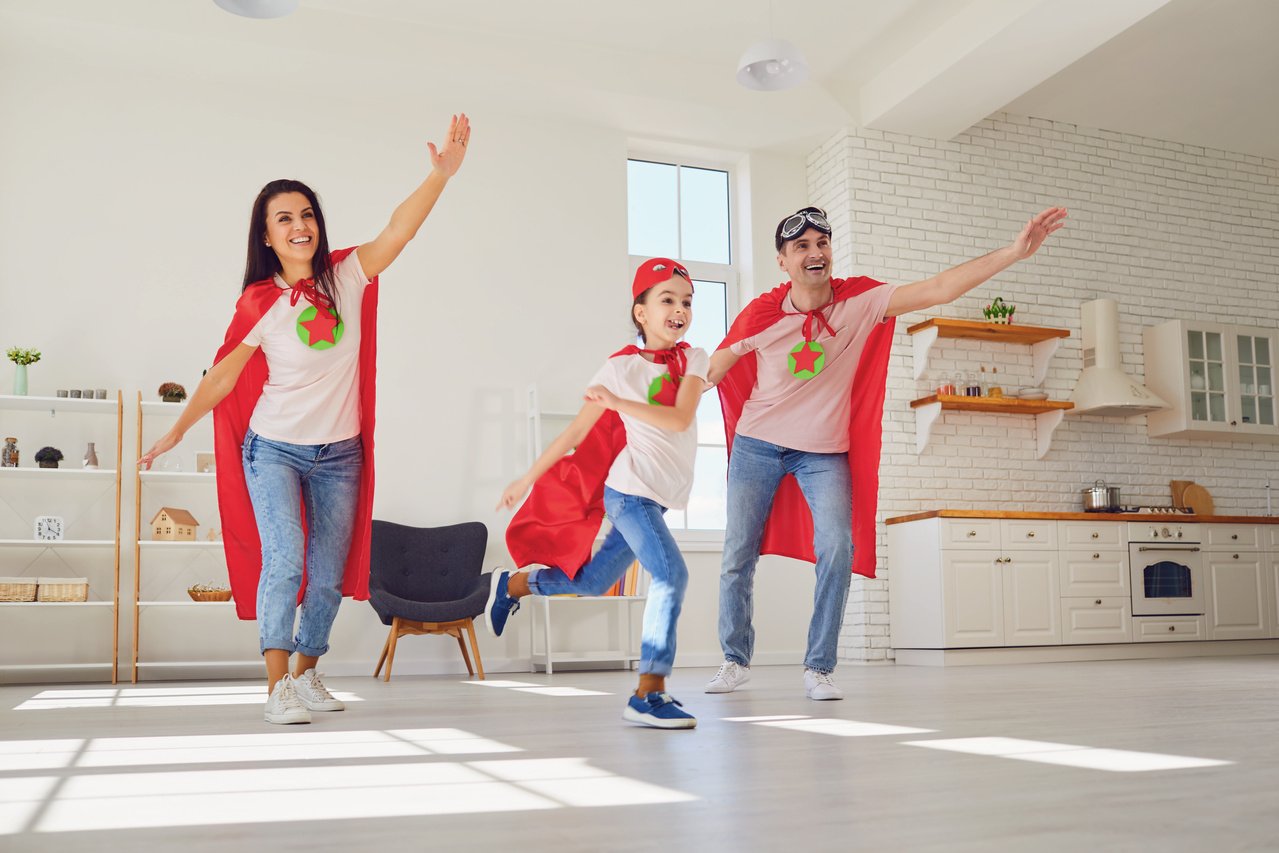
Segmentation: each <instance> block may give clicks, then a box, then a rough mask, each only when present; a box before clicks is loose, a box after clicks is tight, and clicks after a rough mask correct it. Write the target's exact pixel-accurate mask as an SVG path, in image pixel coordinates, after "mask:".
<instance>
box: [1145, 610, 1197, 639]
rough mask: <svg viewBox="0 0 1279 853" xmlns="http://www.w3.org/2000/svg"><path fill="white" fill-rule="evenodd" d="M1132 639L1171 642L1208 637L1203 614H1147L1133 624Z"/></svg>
mask: <svg viewBox="0 0 1279 853" xmlns="http://www.w3.org/2000/svg"><path fill="white" fill-rule="evenodd" d="M1132 639H1133V642H1136V643H1171V642H1180V641H1185V640H1206V639H1208V637H1207V631H1206V630H1205V628H1204V618H1203V617H1202V616H1157V617H1156V616H1147V617H1142V618H1141V619H1138V620H1137V621H1136V624H1135V625H1133V629H1132Z"/></svg>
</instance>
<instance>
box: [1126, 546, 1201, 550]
mask: <svg viewBox="0 0 1279 853" xmlns="http://www.w3.org/2000/svg"><path fill="white" fill-rule="evenodd" d="M1137 550H1138V551H1198V550H1199V546H1198V545H1181V546H1178V545H1149V546H1147V545H1142V546H1140V547H1138V548H1137Z"/></svg>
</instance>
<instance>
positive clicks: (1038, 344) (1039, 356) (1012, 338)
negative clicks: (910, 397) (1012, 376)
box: [906, 317, 1070, 386]
mask: <svg viewBox="0 0 1279 853" xmlns="http://www.w3.org/2000/svg"><path fill="white" fill-rule="evenodd" d="M906 333H907V334H909V335H911V336H912V339H911V344H912V345H913V346H914V348H915V352H914V356H915V378H916V379H918V378H920V377H921V376H923V375H924V371H925V370H926V369H927V368H928V354H929V352H930V351H931V350H932V348H933V344H935V343H937V340H938V339H939V338H968V339H970V340H978V341H995V342H996V343H1003V344H1027V345H1029V346H1030V361H1031V364H1032V365H1033V366H1034V374H1035V382H1034V384H1035V385H1037V386H1038V385H1042V384H1043V382H1044V379H1045V378H1046V377H1047V375H1048V362H1049V361H1051V360H1052V357H1053V355H1055V354H1056V352H1057V348H1058V347H1059V346H1061V339H1062V338H1068V337H1070V330H1069V329H1050V328H1048V327H1046V326H1018V325H1015V324H1005V323H982V322H979V321H977V320H950V319H947V318H945V317H934V318H932V319H931V320H925V321H924V322H922V323H916V324H915V325H913V326H911V327H910V328H908V329H907V330H906Z"/></svg>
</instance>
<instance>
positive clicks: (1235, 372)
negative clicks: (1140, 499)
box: [1143, 320, 1279, 441]
mask: <svg viewBox="0 0 1279 853" xmlns="http://www.w3.org/2000/svg"><path fill="white" fill-rule="evenodd" d="M1143 339H1144V344H1145V347H1144V348H1145V360H1146V384H1147V385H1148V386H1150V390H1152V391H1154V392H1155V393H1156V394H1158V395H1159V396H1160V397H1163V398H1164V399H1165V400H1167V401H1168V403H1169V404H1170V408H1168V409H1165V410H1163V411H1159V412H1153V413H1151V414H1150V415H1149V416H1148V417H1147V419H1146V423H1147V429H1148V431H1149V433H1150V435H1151V436H1155V437H1174V436H1175V437H1181V438H1218V439H1221V438H1232V439H1249V438H1252V439H1257V440H1267V441H1274V440H1279V407H1277V406H1276V399H1277V398H1276V393H1275V392H1276V387H1275V379H1276V376H1275V359H1276V354H1277V352H1279V334H1276V331H1275V330H1274V329H1264V328H1254V327H1251V326H1231V325H1225V324H1221V323H1206V322H1199V321H1192V320H1169V321H1168V322H1166V323H1161V324H1159V325H1157V326H1150V327H1148V328H1146V330H1145V332H1144V333H1143Z"/></svg>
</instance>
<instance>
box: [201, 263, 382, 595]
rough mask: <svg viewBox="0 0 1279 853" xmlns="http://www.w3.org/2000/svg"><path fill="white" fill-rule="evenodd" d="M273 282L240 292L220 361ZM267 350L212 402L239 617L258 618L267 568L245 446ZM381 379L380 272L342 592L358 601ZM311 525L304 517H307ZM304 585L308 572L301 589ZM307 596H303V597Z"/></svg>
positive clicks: (365, 581) (368, 315)
mask: <svg viewBox="0 0 1279 853" xmlns="http://www.w3.org/2000/svg"><path fill="white" fill-rule="evenodd" d="M354 251H355V249H354V248H350V249H341V250H339V251H336V252H333V253H332V254H331V255H330V256H329V257H330V259H331V260H332V263H333V265H334V266H337V264H338V263H339V262H340V261H341V260H342V259H344V258H345V257H346V256H347V255H349V254H351V253H352V252H354ZM285 293H286V291H282V290H280V289H279V288H278V287H276V285H275V283H274V282H272V281H262V282H258V283H256V284H251V285H249V286H248V288H246V289H245V291H244V293H242V294H240V300H239V301H238V302H237V303H236V306H235V317H234V318H233V319H232V320H231V326H230V327H229V328H228V329H227V332H226V338H225V340H224V342H223V344H222V347H221V349H219V350H218V354H217V357H216V358H215V359H214V360H213V361H214V364H216V363H217V362H219V361H221V360H222V359H223V358H225V357H226V356H227V354H228V353H230V352H231V350H233V349H235V348H236V347H237V346H239V345H240V344H241V343H242V342H243V341H244V336H245V335H247V334H248V333H249V332H250V331H252V329H253V327H254V326H256V325H257V324H258V321H259V320H261V319H262V315H263V314H265V313H266V312H267V310H268V309H270V307H271V306H272V305H274V304H275V301H276V300H277V299H280V298H281V297H283V296H284V295H285ZM267 373H268V371H267V363H266V356H265V355H264V354H263V353H262V350H261V349H260V348H259V349H258V351H257V352H255V353H254V354H253V355H252V356H251V357H250V358H249V360H248V362H247V363H246V364H245V365H244V370H243V371H241V373H240V378H239V379H238V380H237V381H236V385H235V388H234V389H232V391H231V393H230V394H228V395H227V396H226V397H224V398H223V400H222V402H220V403H218V405H217V406H215V407H214V408H213V449H214V454H215V457H216V459H217V472H218V474H217V477H218V511H219V513H220V514H221V516H222V541H223V548H224V550H225V551H226V565H227V573H228V575H229V576H230V579H231V594H232V596H233V597H234V598H235V613H236V615H237V616H239V617H240V618H241V619H256V618H257V613H256V610H257V593H258V576H259V575H260V574H261V572H262V540H261V539H260V538H259V537H258V526H257V521H256V519H255V518H254V516H253V504H252V502H250V500H249V488H248V485H247V484H246V483H245V481H244V465H243V462H242V457H241V454H240V447H241V445H243V444H244V436H245V434H246V433H247V432H248V429H249V418H250V417H251V416H252V415H253V408H254V406H256V405H257V402H258V398H259V397H261V396H262V386H263V385H265V384H266V380H267ZM376 379H377V278H376V277H374V278H373V280H372V281H371V282H370V283H369V284H368V286H367V287H365V288H364V299H363V302H362V305H361V308H360V380H359V382H360V438H361V440H362V443H363V445H364V468H363V472H362V474H361V479H360V498H359V505H358V506H357V509H356V520H355V531H354V533H353V535H352V537H351V550H350V552H348V555H347V560H346V570H345V571H346V574H345V577H344V578H343V580H342V594H343V595H349V596H352V597H353V598H355V599H356V600H359V601H365V600H367V599H368V597H369V535H370V532H371V529H372V523H373V427H374V414H375V406H374V403H375V393H374V390H375V385H376ZM303 523H304V524H305V519H304V520H303ZM305 590H306V578H305V577H304V578H303V580H302V591H303V592H305ZM300 600H301V597H300V594H299V601H300Z"/></svg>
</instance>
